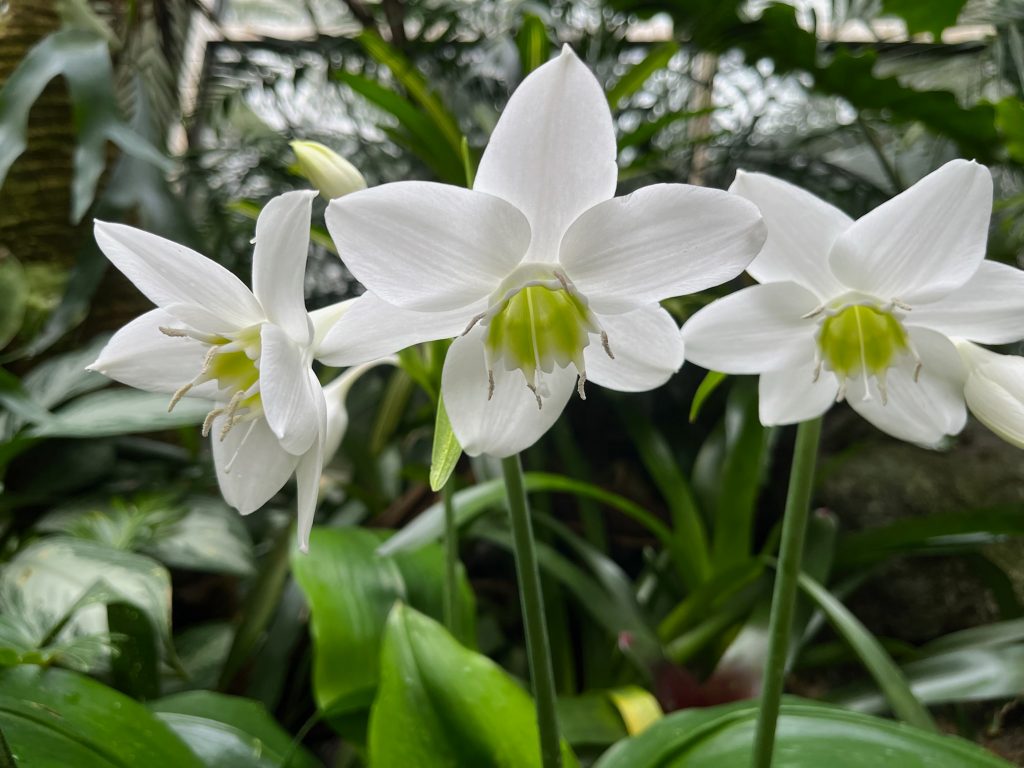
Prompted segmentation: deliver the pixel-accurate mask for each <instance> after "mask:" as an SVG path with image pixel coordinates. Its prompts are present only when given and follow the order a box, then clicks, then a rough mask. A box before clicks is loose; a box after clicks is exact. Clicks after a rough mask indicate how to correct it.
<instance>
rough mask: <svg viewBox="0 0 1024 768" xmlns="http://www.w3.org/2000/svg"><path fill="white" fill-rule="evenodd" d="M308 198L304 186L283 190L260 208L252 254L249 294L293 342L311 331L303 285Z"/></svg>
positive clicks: (301, 341)
mask: <svg viewBox="0 0 1024 768" xmlns="http://www.w3.org/2000/svg"><path fill="white" fill-rule="evenodd" d="M314 197H316V192H315V191H310V190H301V191H298V192H285V193H284V194H283V195H278V196H277V197H275V198H274V199H272V200H271V201H270V202H268V203H267V204H266V205H265V206H263V210H262V211H260V215H259V218H257V219H256V247H255V249H254V250H253V255H252V292H253V293H254V294H255V295H256V298H257V299H258V300H259V302H260V304H262V305H263V310H264V311H265V312H266V315H267V319H268V320H270V322H272V323H274V324H275V325H277V326H279V327H281V328H283V329H284V331H285V333H287V334H288V335H289V336H291V337H292V338H293V339H295V341H297V342H298V343H299V344H308V343H309V340H310V335H311V329H310V324H309V316H308V315H307V314H306V294H305V289H304V284H305V276H306V256H307V255H308V254H309V220H310V215H311V213H312V208H313V198H314Z"/></svg>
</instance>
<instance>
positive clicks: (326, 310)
mask: <svg viewBox="0 0 1024 768" xmlns="http://www.w3.org/2000/svg"><path fill="white" fill-rule="evenodd" d="M356 301H358V299H345V300H344V301H339V302H337V303H336V304H331V305H329V306H326V307H321V308H320V309H314V310H313V311H312V312H310V313H309V321H310V322H311V323H313V341H312V343H311V346H312V347H313V349H314V350H316V349H319V348H320V345H321V344H323V343H324V339H325V338H327V334H328V332H329V331H330V330H331V328H333V327H334V324H335V323H337V322H338V321H339V320H340V319H341V318H342V316H343V315H344V314H345V313H346V312H348V311H349V310H350V309H351V308H352V305H353V304H355V303H356Z"/></svg>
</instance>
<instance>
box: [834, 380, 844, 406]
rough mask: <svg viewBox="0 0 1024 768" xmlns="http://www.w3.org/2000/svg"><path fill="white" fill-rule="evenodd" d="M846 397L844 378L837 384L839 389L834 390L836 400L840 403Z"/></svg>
mask: <svg viewBox="0 0 1024 768" xmlns="http://www.w3.org/2000/svg"><path fill="white" fill-rule="evenodd" d="M845 399H846V379H843V381H842V382H841V383H840V384H839V391H838V392H836V402H837V403H841V402H843V400H845Z"/></svg>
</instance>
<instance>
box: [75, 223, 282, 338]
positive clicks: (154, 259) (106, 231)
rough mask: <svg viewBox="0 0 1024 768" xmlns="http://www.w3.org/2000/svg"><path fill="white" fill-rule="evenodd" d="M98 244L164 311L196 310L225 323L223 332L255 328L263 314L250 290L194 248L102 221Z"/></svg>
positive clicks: (96, 229)
mask: <svg viewBox="0 0 1024 768" xmlns="http://www.w3.org/2000/svg"><path fill="white" fill-rule="evenodd" d="M95 235H96V242H97V244H99V246H100V249H101V250H102V251H103V253H104V254H106V257H107V258H108V259H110V263H111V264H113V265H114V266H115V267H117V268H118V269H119V270H121V272H123V273H124V276H125V277H127V278H128V279H129V280H131V281H132V282H133V283H134V284H135V287H136V288H138V289H139V290H140V291H142V293H144V294H145V295H146V298H148V299H149V300H150V301H152V302H153V303H154V304H156V305H157V306H159V307H163V306H166V305H168V304H195V305H198V306H199V307H202V308H203V309H205V310H206V311H207V312H209V313H210V315H211V316H212V317H214V318H218V319H219V321H220V323H219V327H218V328H216V329H210V330H217V331H232V330H238V329H240V328H247V327H248V326H250V325H255V324H256V323H258V322H260V321H261V320H262V319H263V309H262V308H261V307H260V305H259V302H257V301H256V297H255V296H253V295H252V293H251V292H250V291H249V289H248V288H246V287H245V284H244V283H243V282H242V281H241V280H239V279H238V278H237V277H235V276H234V275H233V274H231V273H230V272H229V271H228V270H226V269H224V267H222V266H221V265H220V264H217V263H216V262H214V261H211V260H210V259H208V258H206V257H205V256H202V255H200V254H198V253H196V252H195V251H193V250H192V249H191V248H186V247H185V246H184V245H179V244H178V243H174V242H171V241H170V240H165V239H164V238H162V237H157V236H156V235H151V234H150V233H148V232H143V231H142V230H141V229H135V228H134V227H128V226H125V225H124V224H111V223H109V222H105V221H97V222H96V227H95Z"/></svg>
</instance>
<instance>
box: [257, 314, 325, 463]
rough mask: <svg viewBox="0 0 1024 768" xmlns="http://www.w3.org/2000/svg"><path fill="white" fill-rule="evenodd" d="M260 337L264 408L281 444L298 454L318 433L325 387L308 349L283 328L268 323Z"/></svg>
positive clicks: (261, 386) (268, 421)
mask: <svg viewBox="0 0 1024 768" xmlns="http://www.w3.org/2000/svg"><path fill="white" fill-rule="evenodd" d="M260 341H261V346H262V351H261V354H260V400H261V401H262V403H263V412H264V413H265V414H266V416H267V423H268V424H269V425H270V429H271V430H272V431H273V433H274V434H275V435H277V437H278V439H279V440H280V441H281V447H282V448H284V449H285V450H286V451H288V453H291V454H295V455H296V456H298V455H300V454H303V453H305V452H306V451H308V450H309V448H310V446H311V445H313V441H314V440H315V439H316V437H317V434H318V431H319V426H320V425H319V422H318V415H317V409H318V403H317V400H318V398H319V399H322V398H323V390H322V389H321V388H320V384H319V382H318V381H317V380H316V376H315V375H314V374H313V370H312V369H311V368H310V365H309V359H308V358H307V357H306V353H304V351H303V350H302V348H301V347H300V346H299V345H298V344H296V343H295V342H294V341H292V339H291V337H290V336H288V334H286V333H285V332H284V331H283V330H282V329H281V328H278V327H277V326H276V325H274V324H273V323H265V324H264V325H263V328H262V329H261V332H260Z"/></svg>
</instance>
